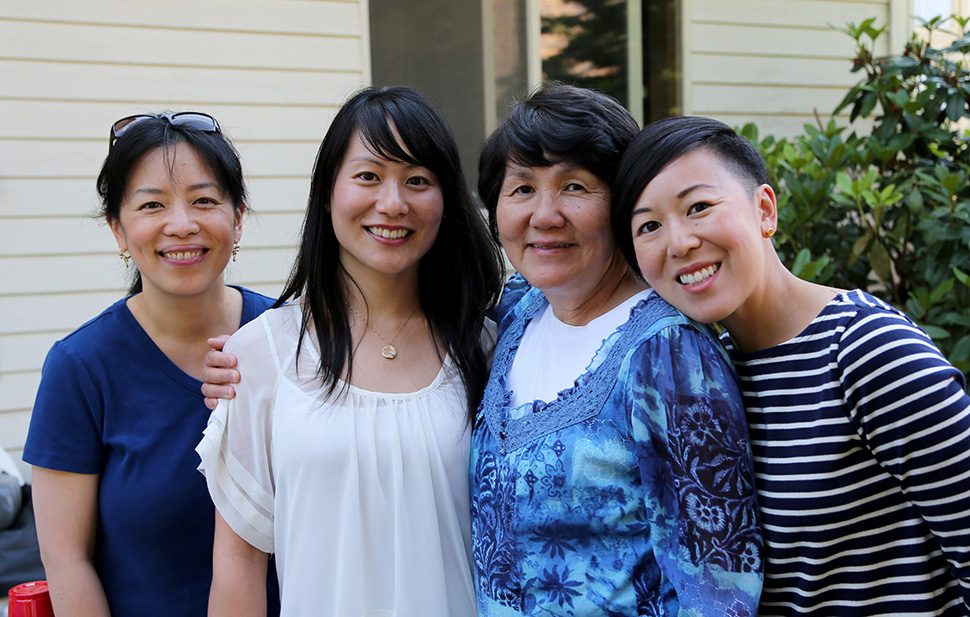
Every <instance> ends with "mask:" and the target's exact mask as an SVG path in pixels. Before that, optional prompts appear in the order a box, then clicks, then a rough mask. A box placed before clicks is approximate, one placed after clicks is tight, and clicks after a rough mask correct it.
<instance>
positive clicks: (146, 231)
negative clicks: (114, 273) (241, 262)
mask: <svg viewBox="0 0 970 617" xmlns="http://www.w3.org/2000/svg"><path fill="white" fill-rule="evenodd" d="M242 211H243V206H242V205H241V204H240V207H239V209H238V212H237V210H236V208H235V207H234V204H233V203H232V202H231V201H230V200H229V198H228V196H227V195H226V194H225V193H224V192H223V190H222V187H221V186H220V185H219V182H218V181H217V180H216V179H215V176H213V174H212V172H211V170H210V169H209V167H208V166H207V165H206V163H205V162H204V161H203V160H202V158H201V157H200V156H199V155H198V153H197V152H196V151H195V149H194V148H192V147H191V146H189V145H186V144H184V143H177V144H175V145H174V146H170V147H167V148H156V149H154V150H151V151H150V152H148V153H147V154H145V155H144V156H143V157H142V159H141V161H139V162H138V163H137V164H136V165H135V166H134V168H133V170H132V173H131V176H130V177H129V179H128V186H127V187H126V190H125V196H124V198H123V199H122V202H121V207H120V209H119V212H118V217H117V218H113V219H111V220H110V221H109V225H110V227H111V231H112V233H114V236H115V240H116V241H117V242H118V248H119V249H121V250H122V251H129V252H130V253H131V257H132V259H133V260H134V262H135V265H136V266H137V267H138V270H139V272H140V273H141V278H142V285H143V289H144V291H145V292H147V293H154V292H162V293H165V294H170V295H175V296H190V295H198V294H201V293H204V292H206V291H209V290H211V289H213V288H214V287H217V286H222V284H223V270H225V267H226V263H227V262H228V261H229V256H230V255H231V253H232V246H233V244H234V243H235V242H238V241H239V239H240V238H241V237H242Z"/></svg>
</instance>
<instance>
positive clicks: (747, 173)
mask: <svg viewBox="0 0 970 617" xmlns="http://www.w3.org/2000/svg"><path fill="white" fill-rule="evenodd" d="M699 149H705V150H709V151H710V152H712V153H713V154H714V155H715V156H717V157H718V158H720V159H721V160H722V161H723V162H724V164H725V165H726V166H727V167H728V168H729V169H730V170H731V171H732V172H733V173H734V174H735V175H736V176H737V177H738V178H739V179H741V180H742V181H743V182H744V183H745V184H747V185H748V186H749V187H750V188H751V189H752V190H754V188H755V187H757V186H760V185H762V184H767V183H768V170H767V168H766V167H765V161H764V159H763V158H761V154H760V153H759V152H758V150H757V149H755V147H754V146H752V145H751V143H750V142H749V141H748V140H746V139H745V138H743V137H741V136H740V135H738V134H737V133H736V132H735V131H734V129H732V128H731V127H729V126H728V125H726V124H724V123H723V122H719V121H717V120H714V119H712V118H703V117H699V116H678V117H675V118H666V119H664V120H658V121H657V122H653V123H651V124H649V125H647V126H646V127H645V128H644V129H643V131H641V132H640V134H639V135H637V136H636V138H635V139H634V140H633V141H632V142H631V143H630V145H629V147H628V148H627V150H626V153H625V154H624V155H623V160H622V161H621V162H620V165H619V169H617V172H616V185H615V186H614V187H613V197H612V206H611V212H610V216H611V219H612V224H613V237H614V238H615V240H616V244H617V246H619V247H620V249H621V250H622V251H623V255H624V257H626V260H627V262H628V263H629V264H630V267H631V268H633V271H634V272H636V273H637V274H638V275H639V274H640V268H639V266H638V265H637V257H636V253H635V252H634V250H633V235H632V233H631V232H630V219H631V217H632V215H633V207H634V206H635V205H636V203H637V200H638V199H640V194H641V193H642V192H643V190H644V189H645V188H647V185H648V184H650V182H651V181H652V180H653V179H654V178H655V177H657V175H658V174H659V173H660V172H661V171H663V169H664V168H665V167H667V166H668V165H670V164H671V163H673V162H674V161H676V160H678V159H679V158H681V157H683V156H684V155H687V154H689V153H691V152H693V151H694V150H699Z"/></svg>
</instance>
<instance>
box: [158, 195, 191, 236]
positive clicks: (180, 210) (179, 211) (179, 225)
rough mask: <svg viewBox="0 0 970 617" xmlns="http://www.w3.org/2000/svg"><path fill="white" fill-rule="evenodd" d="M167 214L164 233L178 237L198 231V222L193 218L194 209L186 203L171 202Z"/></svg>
mask: <svg viewBox="0 0 970 617" xmlns="http://www.w3.org/2000/svg"><path fill="white" fill-rule="evenodd" d="M167 215H168V216H167V219H166V221H165V233H167V234H169V235H171V236H177V237H180V238H185V237H187V236H190V235H192V234H194V233H198V231H199V223H198V221H196V219H195V211H194V210H193V209H192V207H191V206H189V205H188V204H181V203H177V204H172V205H171V206H169V208H168V211H167Z"/></svg>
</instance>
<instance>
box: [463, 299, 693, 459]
mask: <svg viewBox="0 0 970 617" xmlns="http://www.w3.org/2000/svg"><path fill="white" fill-rule="evenodd" d="M547 305H548V301H547V300H546V298H545V296H544V295H543V294H542V292H541V291H539V290H538V289H534V288H533V289H530V290H529V291H528V292H526V294H525V295H524V296H523V297H522V299H521V300H519V302H518V305H517V306H516V307H515V308H514V309H513V312H514V313H515V315H514V317H513V318H512V319H511V320H510V323H509V324H508V327H507V329H506V330H505V332H504V333H502V334H501V336H500V337H499V341H498V345H497V346H496V348H495V355H494V358H493V360H492V362H493V364H492V378H491V379H489V382H488V385H487V386H486V387H485V393H484V396H483V397H482V406H481V409H480V413H481V414H482V416H483V417H484V419H485V422H486V423H487V424H488V428H489V430H490V431H491V432H492V434H493V435H494V436H495V437H496V439H498V441H499V449H500V451H501V453H502V454H505V453H507V452H509V451H512V450H515V449H518V448H520V447H522V446H524V445H526V444H528V443H530V442H532V441H534V440H536V439H538V438H540V437H542V436H544V435H547V434H549V433H551V432H554V431H557V430H559V429H561V428H565V427H566V426H569V425H571V424H575V423H577V422H582V421H583V420H586V419H588V418H591V417H593V416H595V415H596V414H598V413H599V412H600V410H601V409H602V407H603V404H604V403H605V402H606V398H607V397H608V396H609V394H610V392H611V390H612V389H613V388H612V386H613V384H614V383H615V382H616V379H617V375H618V373H619V369H620V365H621V364H622V362H623V358H624V357H625V356H626V354H627V352H628V351H629V350H630V348H631V347H632V345H633V343H634V342H635V341H636V340H637V339H638V338H641V337H643V336H644V335H645V334H647V333H648V331H656V330H657V329H658V328H656V327H653V326H658V325H660V324H659V322H660V320H663V318H664V317H671V318H679V319H677V320H678V321H686V320H685V319H684V318H683V317H682V316H681V315H680V314H679V313H677V311H676V310H675V309H673V307H671V306H670V305H669V304H667V303H666V302H663V301H662V300H660V299H659V298H658V297H657V296H656V294H650V295H649V296H648V297H647V298H644V299H643V300H640V301H639V302H637V303H636V305H634V307H633V308H632V309H631V310H630V318H629V319H627V321H626V322H625V323H624V324H623V325H621V326H620V327H619V328H617V330H616V331H615V332H614V333H613V334H611V335H610V337H609V338H608V339H607V342H606V343H605V345H610V347H609V349H608V350H606V352H605V353H606V357H605V358H604V359H603V361H602V362H601V363H600V364H599V365H598V366H596V367H594V368H593V369H592V370H587V371H585V372H584V373H583V374H582V375H580V376H579V377H578V378H577V379H576V381H575V383H574V384H573V386H572V387H571V388H569V389H567V390H563V391H562V392H560V393H559V396H558V397H557V398H556V399H555V400H553V401H549V402H548V403H543V402H541V401H537V402H536V403H535V404H534V407H533V409H532V411H531V412H529V413H526V414H525V415H524V416H522V417H519V418H514V419H513V418H511V417H510V411H511V410H510V405H511V400H512V393H511V391H510V390H509V388H508V374H509V370H510V369H511V368H512V360H513V358H514V357H515V354H516V352H517V351H518V349H519V343H520V342H521V341H522V335H523V334H524V333H525V328H526V326H528V324H529V322H530V321H531V320H532V319H533V318H534V317H536V316H537V315H538V314H539V312H540V311H541V310H542V309H544V308H545V307H546V306H547ZM603 352H604V350H603V348H601V349H600V350H599V351H597V353H596V356H600V355H601V354H602V353H603Z"/></svg>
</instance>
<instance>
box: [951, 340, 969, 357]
mask: <svg viewBox="0 0 970 617" xmlns="http://www.w3.org/2000/svg"><path fill="white" fill-rule="evenodd" d="M949 360H950V362H966V361H967V360H970V335H968V336H964V337H963V338H961V339H960V340H959V341H958V342H957V344H956V345H954V346H953V351H951V352H950V354H949Z"/></svg>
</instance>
